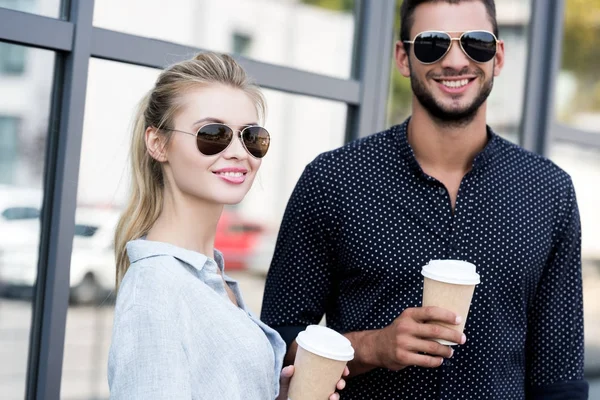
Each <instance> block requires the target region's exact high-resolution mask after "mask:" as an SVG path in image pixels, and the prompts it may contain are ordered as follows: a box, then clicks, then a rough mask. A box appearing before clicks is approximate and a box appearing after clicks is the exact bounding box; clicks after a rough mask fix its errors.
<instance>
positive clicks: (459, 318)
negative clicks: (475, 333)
mask: <svg viewBox="0 0 600 400" xmlns="http://www.w3.org/2000/svg"><path fill="white" fill-rule="evenodd" d="M461 322H462V317H461V316H460V315H459V316H458V317H456V322H455V324H456V325H460V323H461Z"/></svg>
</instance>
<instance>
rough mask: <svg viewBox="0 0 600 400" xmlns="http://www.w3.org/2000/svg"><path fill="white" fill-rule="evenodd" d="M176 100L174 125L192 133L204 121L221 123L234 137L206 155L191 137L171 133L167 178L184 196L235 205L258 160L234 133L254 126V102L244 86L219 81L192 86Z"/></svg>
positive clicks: (256, 119) (245, 188) (166, 165)
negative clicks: (227, 143)
mask: <svg viewBox="0 0 600 400" xmlns="http://www.w3.org/2000/svg"><path fill="white" fill-rule="evenodd" d="M180 101H182V104H183V107H182V108H181V111H180V112H179V114H178V115H176V116H175V118H174V126H173V127H172V128H173V129H176V130H179V131H184V132H189V133H195V132H197V131H198V129H199V128H200V127H202V126H203V125H206V124H209V123H223V124H226V125H228V126H229V127H231V129H233V130H234V136H233V139H232V141H231V143H230V144H229V146H228V147H227V148H226V149H225V150H223V151H222V152H221V153H219V154H216V155H212V156H207V155H204V154H202V153H200V151H199V150H198V147H197V146H196V137H195V136H192V135H186V134H185V133H181V132H172V136H171V139H170V140H169V144H168V146H167V149H166V153H165V156H166V162H165V163H163V170H164V172H165V174H166V178H167V179H168V182H170V184H172V185H174V186H175V188H174V189H175V190H177V191H179V192H181V193H182V194H183V195H184V196H191V197H194V198H197V199H201V200H204V201H207V202H209V203H216V204H236V203H239V202H240V201H241V200H242V199H243V198H244V196H245V195H246V193H248V190H250V187H251V186H252V182H253V181H254V177H255V176H256V171H258V168H259V167H260V164H261V160H260V159H258V158H255V157H253V156H251V155H250V154H249V153H248V152H247V151H246V149H245V147H244V146H243V144H242V142H241V140H240V139H239V133H238V132H237V131H239V130H241V129H243V128H244V126H245V125H258V115H257V112H256V107H255V106H254V103H253V102H252V100H251V99H250V97H249V96H248V95H247V94H246V93H244V92H243V91H242V90H240V89H235V88H231V87H229V86H224V85H218V84H217V85H211V86H207V87H201V88H196V89H192V90H190V91H188V92H187V93H186V94H184V95H183V96H182V98H181V99H180Z"/></svg>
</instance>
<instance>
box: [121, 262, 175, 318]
mask: <svg viewBox="0 0 600 400" xmlns="http://www.w3.org/2000/svg"><path fill="white" fill-rule="evenodd" d="M176 264H177V262H176V260H174V259H173V258H172V257H167V256H162V257H153V258H149V259H145V260H140V261H137V262H134V263H132V264H131V265H130V266H129V268H128V270H127V272H126V273H125V276H124V277H123V280H122V281H121V285H120V286H119V290H118V292H117V304H116V306H115V312H116V313H119V312H124V311H125V310H128V309H131V308H145V309H150V310H154V311H155V312H156V311H159V314H157V315H160V314H163V313H166V314H168V313H169V312H171V311H172V310H173V309H176V308H177V304H178V302H179V297H180V295H181V293H180V292H181V286H182V285H181V282H182V280H183V279H184V278H183V277H181V276H180V274H181V272H182V271H181V269H180V268H177V265H176Z"/></svg>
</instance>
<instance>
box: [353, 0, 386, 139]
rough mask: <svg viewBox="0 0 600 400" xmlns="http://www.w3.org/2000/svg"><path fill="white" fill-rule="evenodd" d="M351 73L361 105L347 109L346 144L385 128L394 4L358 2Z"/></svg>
mask: <svg viewBox="0 0 600 400" xmlns="http://www.w3.org/2000/svg"><path fill="white" fill-rule="evenodd" d="M360 6H361V9H360V11H359V13H358V14H359V15H360V21H359V24H358V25H359V28H358V29H359V35H358V37H357V38H356V40H358V46H357V47H356V48H357V53H356V54H355V55H354V57H353V58H354V60H355V65H354V67H353V68H354V72H355V73H356V74H357V76H358V78H359V80H360V104H359V105H358V106H350V107H348V118H347V130H346V132H347V134H346V140H347V141H350V140H353V139H356V138H359V137H364V136H367V135H370V134H372V133H374V132H377V131H380V130H383V129H384V128H385V120H386V112H387V100H388V93H389V83H390V61H391V57H392V48H393V44H394V14H395V12H396V2H395V0H380V1H368V0H363V1H361V5H360Z"/></svg>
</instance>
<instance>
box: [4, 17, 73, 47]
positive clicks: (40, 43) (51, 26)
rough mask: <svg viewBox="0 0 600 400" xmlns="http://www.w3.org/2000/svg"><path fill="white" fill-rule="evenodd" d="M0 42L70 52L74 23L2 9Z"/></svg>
mask: <svg viewBox="0 0 600 400" xmlns="http://www.w3.org/2000/svg"><path fill="white" fill-rule="evenodd" d="M0 21H1V23H0V40H1V41H3V42H9V43H14V44H19V45H23V46H30V47H37V48H41V49H47V50H55V51H70V50H71V49H72V46H73V30H74V25H73V23H72V22H67V21H62V20H59V19H56V18H48V17H43V16H40V15H35V14H30V13H25V12H21V11H13V10H9V9H6V8H1V7H0Z"/></svg>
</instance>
